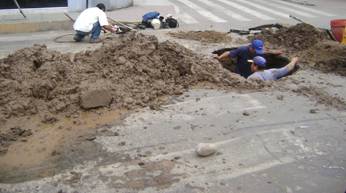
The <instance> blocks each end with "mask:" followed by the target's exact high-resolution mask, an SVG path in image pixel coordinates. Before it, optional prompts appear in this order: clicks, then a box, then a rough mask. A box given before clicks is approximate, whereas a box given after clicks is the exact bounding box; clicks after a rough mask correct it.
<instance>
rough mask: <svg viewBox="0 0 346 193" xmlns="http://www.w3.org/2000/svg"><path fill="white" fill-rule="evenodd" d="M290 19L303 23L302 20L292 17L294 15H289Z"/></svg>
mask: <svg viewBox="0 0 346 193" xmlns="http://www.w3.org/2000/svg"><path fill="white" fill-rule="evenodd" d="M290 18H292V19H294V20H296V21H298V22H300V23H305V22H304V21H303V20H301V19H299V18H298V17H296V16H294V15H290Z"/></svg>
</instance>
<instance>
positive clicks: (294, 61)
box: [286, 57, 299, 72]
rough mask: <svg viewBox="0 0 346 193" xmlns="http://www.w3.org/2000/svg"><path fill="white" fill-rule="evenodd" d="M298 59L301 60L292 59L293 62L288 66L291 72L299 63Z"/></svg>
mask: <svg viewBox="0 0 346 193" xmlns="http://www.w3.org/2000/svg"><path fill="white" fill-rule="evenodd" d="M298 59H299V58H298V57H294V58H292V60H291V62H290V63H289V64H287V65H286V67H287V69H288V71H289V72H291V71H292V70H293V69H294V67H295V66H296V64H297V63H298Z"/></svg>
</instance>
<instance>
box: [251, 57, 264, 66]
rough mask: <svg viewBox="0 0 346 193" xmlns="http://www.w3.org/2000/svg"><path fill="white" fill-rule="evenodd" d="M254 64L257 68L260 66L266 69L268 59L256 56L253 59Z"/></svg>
mask: <svg viewBox="0 0 346 193" xmlns="http://www.w3.org/2000/svg"><path fill="white" fill-rule="evenodd" d="M253 62H254V63H255V64H256V66H260V67H262V68H265V67H266V63H267V61H266V59H265V58H263V57H262V56H256V57H254V58H253Z"/></svg>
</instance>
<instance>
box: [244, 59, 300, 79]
mask: <svg viewBox="0 0 346 193" xmlns="http://www.w3.org/2000/svg"><path fill="white" fill-rule="evenodd" d="M249 62H250V63H251V71H252V72H253V74H251V75H250V76H249V77H248V78H247V79H248V80H262V81H267V80H278V79H280V78H282V77H284V76H287V75H288V74H290V73H291V72H292V71H293V70H294V69H295V67H296V65H297V63H298V57H294V58H292V60H291V62H290V63H289V64H287V65H286V66H284V67H282V68H271V69H267V70H266V63H267V61H266V59H265V58H263V57H262V56H256V57H254V58H253V60H250V61H249Z"/></svg>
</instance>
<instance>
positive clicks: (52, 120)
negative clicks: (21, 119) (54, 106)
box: [41, 113, 58, 124]
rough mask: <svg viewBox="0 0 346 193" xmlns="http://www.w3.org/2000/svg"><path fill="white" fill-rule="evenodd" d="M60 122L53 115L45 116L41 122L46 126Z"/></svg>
mask: <svg viewBox="0 0 346 193" xmlns="http://www.w3.org/2000/svg"><path fill="white" fill-rule="evenodd" d="M57 121H58V118H56V117H55V116H54V115H52V114H51V113H47V114H44V115H43V117H42V120H41V122H42V123H45V124H53V123H55V122H57Z"/></svg>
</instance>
